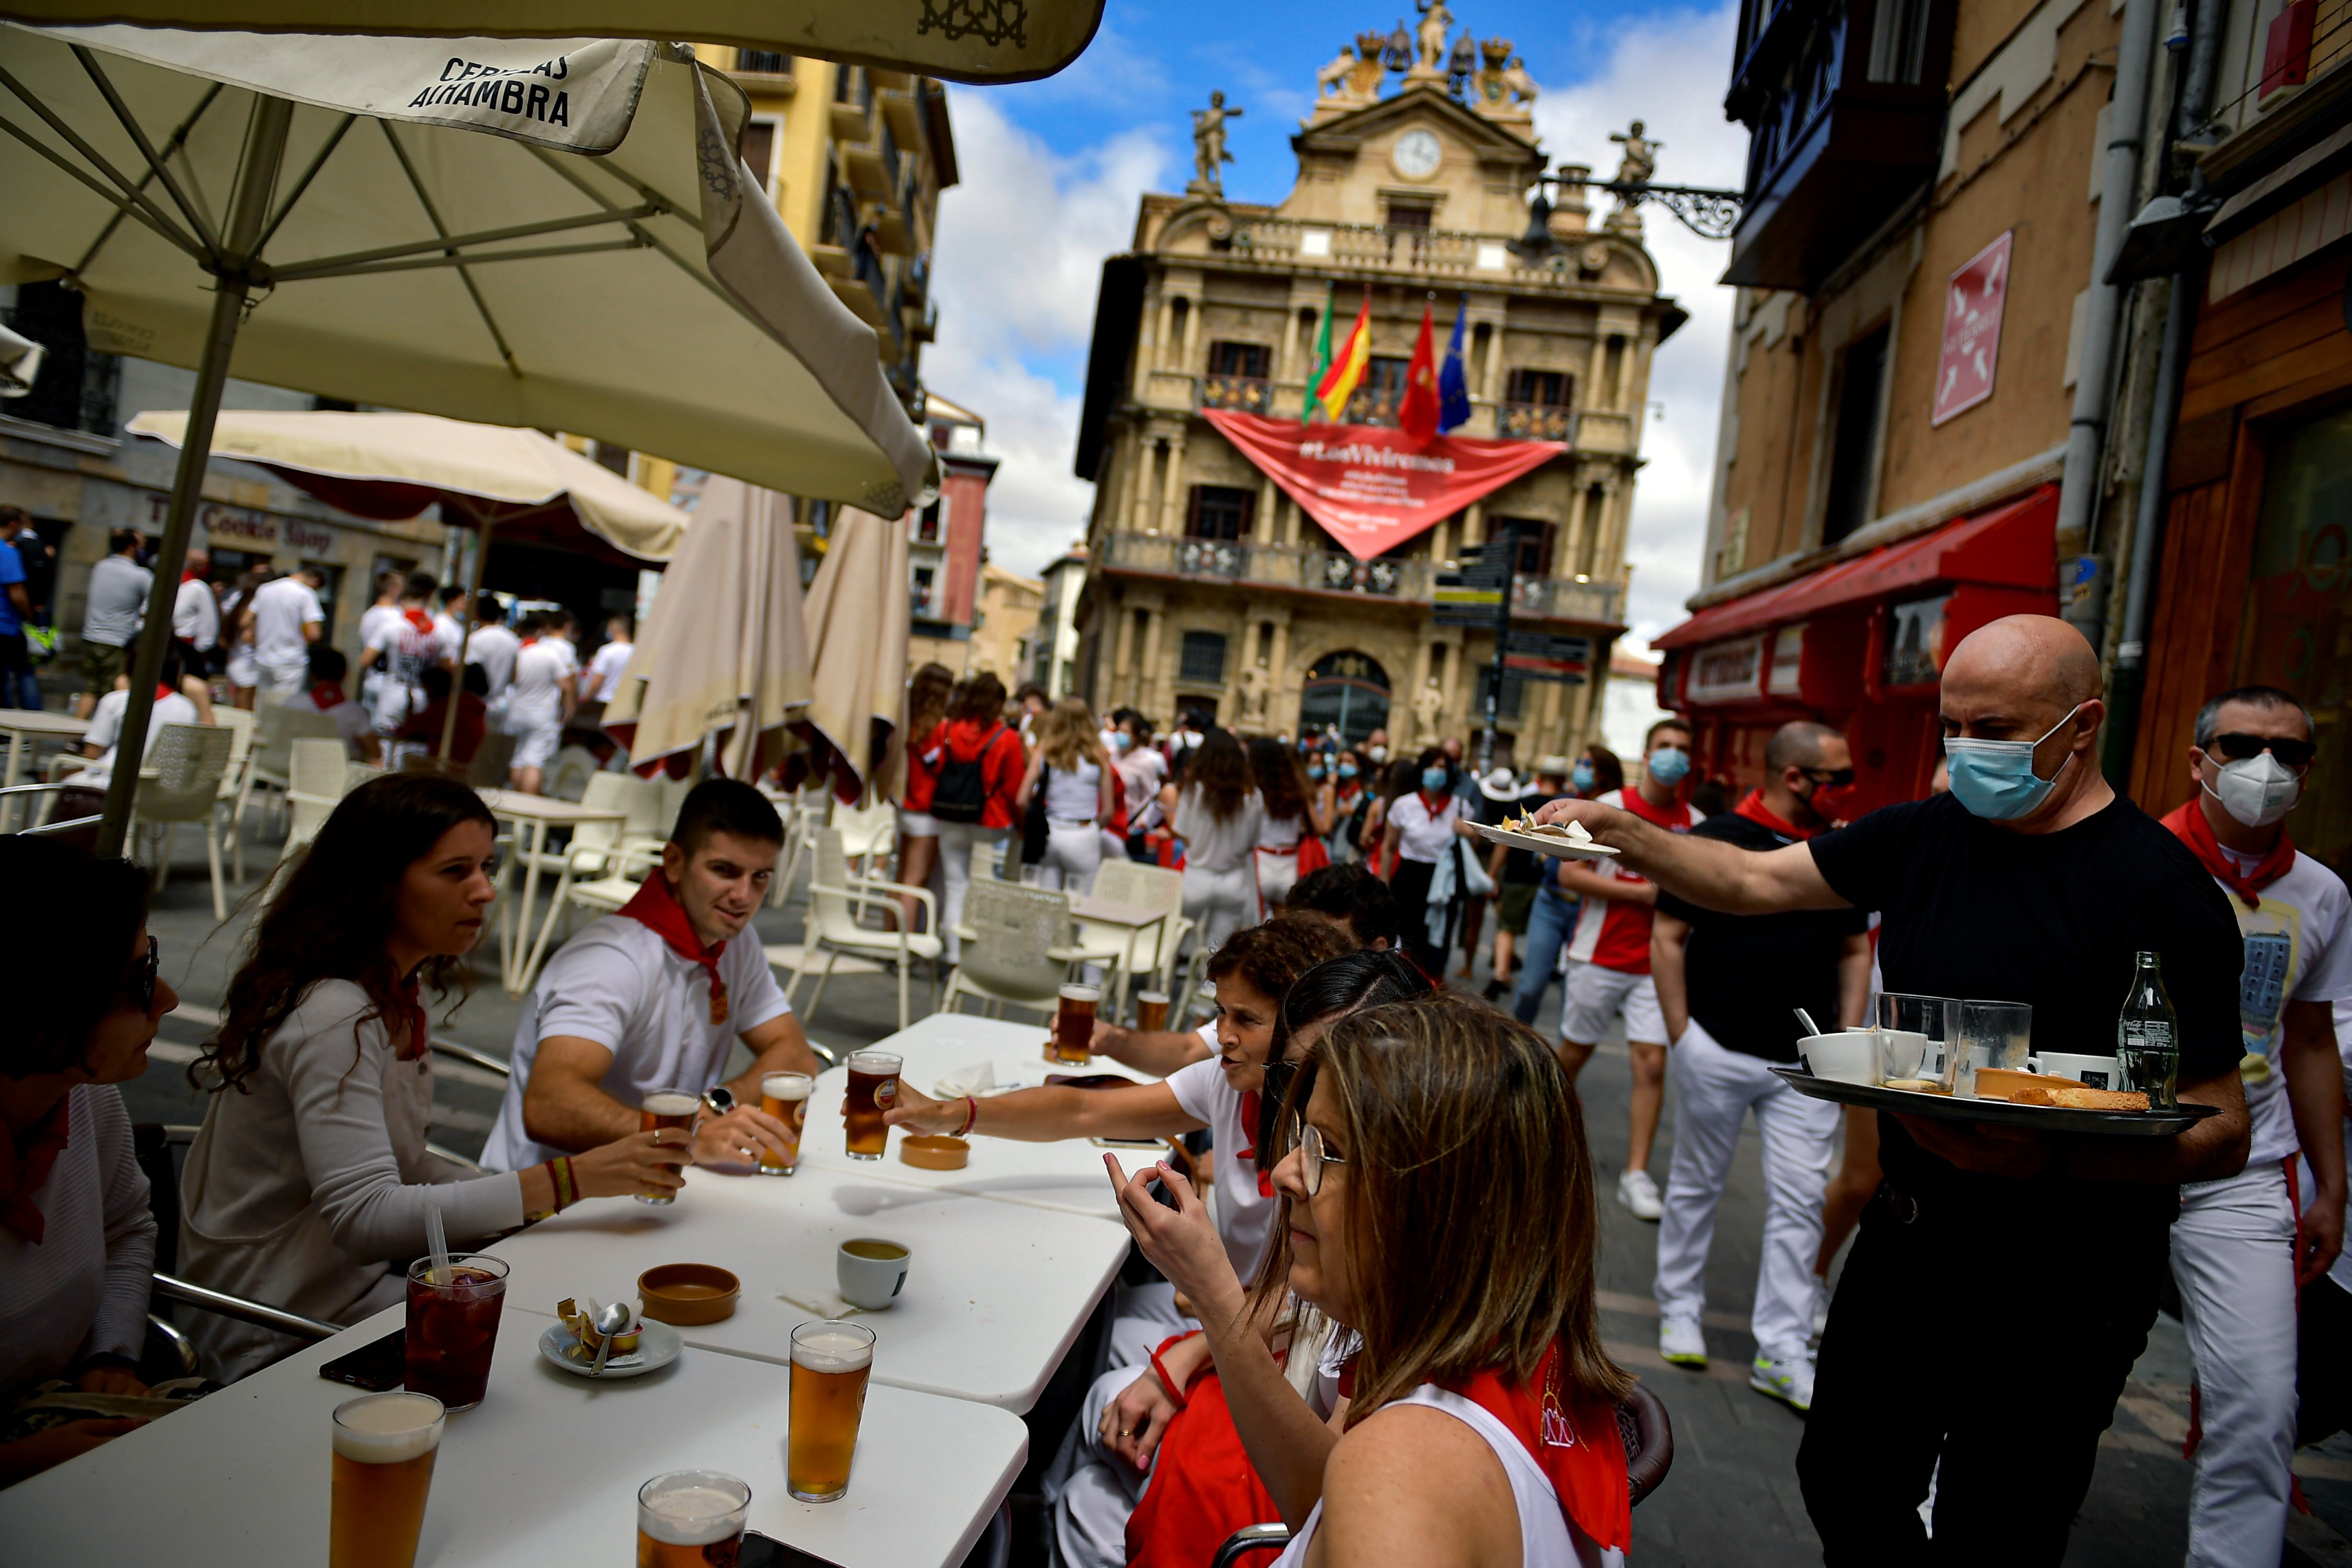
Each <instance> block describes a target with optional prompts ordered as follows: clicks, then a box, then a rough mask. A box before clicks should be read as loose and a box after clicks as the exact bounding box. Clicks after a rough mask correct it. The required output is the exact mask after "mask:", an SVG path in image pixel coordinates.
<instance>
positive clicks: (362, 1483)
mask: <svg viewBox="0 0 2352 1568" xmlns="http://www.w3.org/2000/svg"><path fill="white" fill-rule="evenodd" d="M441 1422H442V1410H441V1402H440V1401H439V1400H437V1399H436V1398H434V1397H433V1396H432V1395H431V1394H398V1393H394V1394H365V1395H363V1396H362V1397H361V1398H358V1399H347V1400H345V1401H344V1402H343V1403H342V1404H341V1405H336V1406H335V1425H334V1436H335V1458H334V1494H333V1496H334V1505H333V1512H332V1513H331V1516H330V1520H329V1522H328V1525H327V1564H328V1568H411V1565H412V1564H414V1563H415V1561H416V1537H417V1532H418V1531H421V1530H423V1529H424V1528H425V1494H426V1493H427V1492H429V1491H430V1490H431V1489H432V1487H433V1456H434V1455H435V1454H436V1453H438V1452H439V1451H440V1448H441Z"/></svg>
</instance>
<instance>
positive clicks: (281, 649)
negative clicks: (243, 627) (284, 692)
mask: <svg viewBox="0 0 2352 1568" xmlns="http://www.w3.org/2000/svg"><path fill="white" fill-rule="evenodd" d="M326 618H327V612H326V611H325V610H324V609H322V608H320V605H319V595H317V594H316V593H314V592H312V591H311V588H310V584H308V583H305V582H303V581H302V580H301V579H300V578H299V577H273V578H271V579H270V580H269V581H268V582H267V583H264V584H262V585H261V586H260V587H258V588H256V589H255V590H254V591H253V657H254V658H256V659H257V660H258V661H259V662H261V663H262V664H265V665H270V666H274V667H276V668H281V669H282V668H287V667H289V666H291V665H299V664H305V663H308V662H309V660H310V644H309V643H308V642H306V641H305V640H303V637H302V627H303V626H304V625H305V624H306V623H308V622H311V621H319V622H321V623H323V622H324V621H325V620H326Z"/></svg>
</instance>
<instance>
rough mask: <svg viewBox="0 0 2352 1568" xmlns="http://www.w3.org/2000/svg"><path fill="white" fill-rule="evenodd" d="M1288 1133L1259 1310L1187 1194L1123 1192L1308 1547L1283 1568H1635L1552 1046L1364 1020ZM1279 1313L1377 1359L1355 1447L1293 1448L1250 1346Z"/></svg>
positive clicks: (1305, 1081) (1459, 1024)
mask: <svg viewBox="0 0 2352 1568" xmlns="http://www.w3.org/2000/svg"><path fill="white" fill-rule="evenodd" d="M1282 1121H1283V1122H1284V1124H1285V1125H1284V1128H1283V1130H1282V1133H1281V1136H1280V1137H1278V1138H1277V1139H1276V1140H1274V1141H1273V1142H1274V1145H1275V1146H1274V1148H1272V1149H1269V1150H1268V1151H1267V1153H1268V1154H1269V1155H1271V1154H1273V1153H1275V1152H1280V1159H1279V1162H1278V1163H1276V1166H1275V1168H1274V1173H1273V1183H1274V1187H1275V1191H1276V1194H1277V1195H1278V1196H1279V1198H1280V1200H1281V1203H1280V1217H1279V1219H1278V1221H1277V1223H1276V1230H1275V1242H1274V1247H1273V1248H1272V1249H1271V1251H1270V1253H1269V1255H1268V1257H1267V1258H1266V1261H1265V1265H1264V1267H1263V1268H1261V1269H1260V1270H1259V1273H1258V1276H1257V1279H1256V1280H1255V1284H1254V1285H1253V1286H1252V1287H1250V1288H1248V1289H1246V1290H1245V1289H1244V1286H1243V1284H1242V1282H1241V1281H1240V1280H1239V1279H1237V1278H1236V1277H1235V1276H1234V1272H1233V1269H1232V1266H1231V1265H1230V1264H1229V1263H1227V1262H1226V1261H1225V1257H1224V1252H1223V1248H1222V1247H1218V1246H1217V1245H1216V1242H1215V1233H1214V1231H1213V1229H1212V1228H1210V1227H1209V1225H1208V1218H1207V1214H1206V1211H1205V1209H1204V1208H1203V1207H1202V1205H1201V1203H1200V1202H1199V1200H1198V1199H1197V1198H1196V1197H1195V1195H1194V1194H1193V1193H1192V1189H1191V1187H1190V1186H1189V1185H1188V1184H1186V1183H1185V1182H1184V1181H1183V1179H1182V1178H1181V1177H1180V1176H1176V1175H1173V1174H1172V1173H1167V1172H1166V1171H1165V1170H1164V1168H1155V1169H1150V1170H1146V1171H1143V1172H1139V1173H1137V1174H1136V1176H1135V1177H1134V1178H1133V1179H1132V1180H1129V1181H1126V1182H1124V1183H1123V1184H1122V1185H1121V1187H1120V1191H1119V1205H1120V1209H1121V1211H1122V1214H1123V1215H1124V1216H1125V1218H1126V1220H1127V1225H1128V1228H1129V1231H1130V1232H1131V1233H1132V1234H1133V1235H1134V1236H1135V1237H1136V1239H1137V1241H1138V1242H1139V1244H1140V1245H1141V1247H1142V1249H1143V1252H1144V1255H1145V1256H1146V1257H1147V1258H1150V1260H1151V1262H1152V1263H1154V1264H1155V1265H1157V1266H1158V1267H1159V1268H1160V1271H1161V1272H1162V1273H1163V1274H1165V1275H1167V1276H1168V1278H1169V1279H1170V1281H1171V1283H1172V1284H1174V1285H1175V1286H1176V1288H1177V1289H1179V1290H1180V1291H1181V1292H1183V1294H1184V1295H1185V1297H1186V1298H1187V1299H1188V1300H1191V1301H1192V1302H1193V1303H1194V1304H1195V1306H1196V1309H1197V1310H1199V1311H1200V1315H1201V1321H1202V1323H1203V1324H1204V1325H1206V1329H1205V1332H1206V1335H1207V1337H1208V1338H1209V1339H1210V1341H1211V1352H1212V1354H1213V1356H1214V1358H1215V1361H1216V1366H1217V1371H1218V1374H1219V1377H1220V1379H1221V1381H1222V1382H1223V1387H1224V1394H1225V1399H1226V1403H1227V1405H1228V1406H1229V1408H1230V1409H1231V1411H1232V1414H1233V1419H1234V1426H1235V1428H1236V1430H1237V1431H1238V1432H1239V1433H1240V1435H1241V1438H1242V1443H1243V1446H1244V1448H1246V1449H1247V1451H1248V1453H1249V1457H1250V1460H1251V1463H1252V1464H1253V1466H1254V1467H1255V1469H1256V1470H1257V1473H1258V1477H1259V1479H1260V1480H1261V1481H1262V1482H1263V1483H1264V1484H1265V1488H1266V1490H1267V1492H1268V1493H1269V1494H1270V1495H1271V1496H1272V1497H1273V1499H1274V1500H1275V1503H1276V1506H1277V1507H1278V1508H1279V1509H1280V1510H1281V1512H1282V1516H1283V1519H1284V1521H1286V1522H1287V1523H1288V1524H1289V1525H1290V1527H1291V1529H1292V1531H1293V1532H1294V1540H1293V1541H1292V1542H1291V1545H1290V1547H1289V1549H1288V1550H1287V1551H1286V1552H1284V1553H1283V1555H1282V1557H1281V1559H1280V1560H1279V1561H1280V1563H1282V1564H1286V1565H1288V1568H1370V1564H1374V1563H1389V1562H1392V1561H1394V1560H1395V1559H1396V1558H1397V1556H1398V1545H1399V1543H1400V1542H1412V1543H1413V1544H1414V1552H1413V1555H1414V1557H1415V1559H1416V1560H1417V1561H1419V1560H1426V1561H1430V1562H1444V1563H1459V1564H1462V1565H1463V1568H1602V1565H1604V1564H1622V1563H1623V1561H1624V1552H1625V1548H1626V1546H1627V1545H1628V1543H1629V1542H1630V1541H1631V1537H1632V1520H1631V1513H1630V1509H1631V1503H1630V1500H1629V1497H1628V1492H1627V1484H1626V1474H1625V1454H1624V1449H1623V1447H1622V1443H1621V1441H1620V1439H1619V1436H1618V1433H1617V1425H1616V1419H1615V1413H1614V1406H1615V1405H1616V1403H1617V1401H1619V1400H1620V1399H1622V1397H1623V1396H1624V1394H1626V1392H1627V1391H1628V1389H1629V1388H1630V1387H1631V1384H1632V1380H1631V1379H1629V1378H1628V1377H1627V1376H1626V1375H1625V1374H1624V1373H1623V1372H1622V1371H1621V1370H1619V1369H1618V1368H1617V1367H1616V1366H1615V1365H1613V1364H1612V1363H1611V1362H1610V1361H1609V1359H1608V1358H1607V1356H1605V1355H1604V1354H1603V1353H1602V1352H1601V1341H1600V1331H1599V1327H1598V1323H1597V1321H1596V1309H1595V1303H1594V1300H1593V1279H1594V1269H1593V1253H1594V1248H1595V1246H1596V1238H1597V1235H1598V1224H1597V1215H1596V1214H1595V1207H1594V1203H1593V1190H1592V1174H1591V1157H1590V1154H1589V1153H1588V1152H1587V1150H1586V1147H1585V1144H1584V1141H1583V1133H1582V1123H1581V1121H1580V1120H1579V1118H1578V1116H1577V1113H1576V1110H1575V1108H1574V1100H1573V1096H1572V1094H1571V1092H1570V1086H1569V1081H1568V1077H1567V1074H1566V1073H1565V1072H1564V1071H1563V1070H1562V1069H1561V1068H1560V1067H1559V1061H1558V1059H1557V1058H1555V1057H1554V1056H1553V1055H1552V1053H1551V1051H1550V1050H1549V1048H1548V1047H1547V1046H1546V1044H1545V1042H1544V1041H1543V1040H1542V1039H1540V1038H1539V1037H1538V1036H1537V1035H1536V1034H1535V1032H1534V1031H1533V1030H1531V1029H1528V1028H1527V1027H1526V1026H1523V1025H1520V1024H1517V1023H1515V1022H1513V1021H1512V1020H1511V1019H1510V1018H1509V1017H1508V1016H1505V1015H1503V1014H1500V1013H1496V1012H1495V1011H1494V1010H1492V1009H1491V1008H1486V1007H1481V1006H1479V1005H1476V1004H1475V1003H1472V1002H1469V1001H1468V1000H1466V999H1465V998H1460V997H1453V996H1447V995H1444V994H1439V995H1437V996H1434V997H1432V998H1429V999H1427V1000H1416V1001H1411V1002H1400V1003H1392V1004H1391V1005H1386V1006H1381V1007H1373V1008H1368V1009H1366V1010H1364V1011H1362V1012H1360V1013H1357V1014H1355V1015H1353V1016H1349V1017H1348V1018H1346V1019H1343V1020H1341V1021H1340V1022H1339V1023H1338V1024H1336V1025H1334V1026H1332V1027H1331V1029H1330V1030H1329V1032H1328V1034H1326V1035H1325V1036H1324V1037H1322V1039H1321V1040H1319V1041H1318V1042H1317V1043H1316V1044H1315V1047H1314V1048H1313V1050H1312V1051H1311V1052H1310V1053H1309V1054H1308V1056H1307V1060H1306V1062H1305V1063H1304V1065H1302V1066H1301V1067H1300V1068H1299V1070H1298V1074H1297V1079H1296V1080H1295V1081H1294V1083H1293V1084H1292V1085H1291V1086H1290V1088H1289V1090H1288V1092H1287V1094H1286V1098H1285V1100H1284V1108H1283V1112H1282ZM1562 1152H1565V1153H1566V1155H1567V1159H1566V1160H1565V1161H1564V1162H1563V1161H1562V1160H1561V1158H1560V1155H1561V1154H1562ZM1563 1174H1564V1176H1565V1179H1564V1180H1563V1179H1562V1176H1563ZM1155 1182H1160V1183H1164V1184H1165V1186H1166V1187H1167V1189H1168V1190H1169V1191H1170V1192H1171V1194H1173V1195H1174V1196H1175V1197H1176V1199H1177V1202H1178V1204H1179V1205H1181V1206H1180V1207H1179V1208H1178V1209H1176V1210H1173V1211H1171V1210H1170V1209H1167V1208H1165V1207H1162V1206H1161V1205H1160V1203H1159V1202H1158V1201H1157V1199H1156V1198H1155V1197H1154V1196H1153V1194H1152V1192H1151V1190H1150V1187H1151V1184H1153V1183H1155ZM1374 1214H1378V1215H1381V1221H1382V1223H1381V1233H1382V1234H1383V1235H1384V1236H1385V1237H1387V1241H1386V1244H1385V1245H1384V1246H1382V1247H1380V1248H1379V1249H1377V1250H1374V1249H1372V1248H1371V1247H1370V1237H1371V1236H1372V1234H1373V1230H1372V1226H1371V1224H1370V1216H1371V1215H1374ZM1462 1215H1476V1216H1477V1218H1476V1220H1475V1223H1471V1222H1465V1221H1463V1220H1462V1219H1461V1218H1460V1216H1462ZM1286 1296H1296V1297H1297V1298H1298V1299H1299V1300H1304V1301H1306V1302H1307V1303H1308V1304H1309V1305H1311V1306H1313V1307H1315V1308H1317V1309H1318V1310H1321V1311H1322V1312H1324V1313H1326V1314H1328V1316H1329V1317H1331V1318H1332V1319H1333V1320H1335V1321H1338V1322H1340V1323H1344V1324H1349V1325H1350V1326H1352V1327H1354V1328H1355V1329H1356V1330H1357V1331H1358V1332H1359V1333H1360V1334H1361V1335H1362V1337H1363V1340H1364V1348H1363V1350H1362V1352H1360V1355H1359V1357H1358V1358H1357V1360H1356V1362H1355V1363H1353V1364H1352V1365H1351V1366H1350V1368H1349V1372H1348V1373H1347V1374H1346V1375H1345V1376H1344V1377H1343V1378H1342V1380H1341V1384H1340V1388H1341V1392H1342V1394H1344V1395H1345V1396H1346V1399H1347V1404H1346V1405H1345V1406H1344V1409H1343V1411H1342V1413H1341V1414H1340V1415H1339V1416H1338V1417H1337V1421H1338V1424H1339V1426H1341V1427H1342V1431H1340V1432H1339V1433H1333V1432H1332V1431H1331V1430H1330V1428H1328V1427H1319V1426H1302V1425H1301V1424H1300V1423H1299V1422H1297V1420H1296V1419H1295V1418H1293V1412H1292V1406H1294V1405H1296V1403H1297V1401H1296V1396H1295V1395H1294V1396H1291V1397H1290V1399H1289V1402H1288V1403H1287V1404H1286V1403H1285V1402H1284V1400H1283V1399H1281V1398H1279V1397H1276V1393H1275V1392H1274V1390H1273V1388H1272V1387H1271V1385H1270V1384H1269V1380H1271V1384H1280V1383H1281V1380H1282V1372H1281V1369H1280V1368H1279V1366H1278V1365H1277V1364H1276V1363H1275V1362H1274V1360H1273V1358H1272V1356H1271V1354H1270V1353H1269V1352H1267V1351H1266V1349H1265V1341H1264V1340H1263V1339H1262V1338H1260V1337H1259V1335H1258V1333H1257V1332H1256V1331H1255V1327H1254V1325H1255V1322H1256V1321H1257V1320H1258V1319H1259V1318H1260V1317H1261V1316H1262V1315H1263V1314H1265V1313H1268V1312H1271V1311H1276V1310H1280V1303H1281V1302H1282V1301H1283V1300H1284V1299H1285V1297H1286ZM1463 1346H1477V1347H1484V1348H1483V1349H1482V1350H1480V1351H1477V1352H1465V1351H1464V1350H1461V1349H1459V1348H1458V1347H1463ZM1359 1371H1360V1373H1361V1375H1360V1376H1359V1375H1358V1373H1359ZM1282 1392H1283V1393H1287V1388H1286V1385H1285V1386H1284V1387H1283V1389H1282ZM1441 1417H1442V1418H1441ZM1506 1504H1507V1505H1508V1506H1506Z"/></svg>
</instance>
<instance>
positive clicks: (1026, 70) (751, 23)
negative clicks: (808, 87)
mask: <svg viewBox="0 0 2352 1568" xmlns="http://www.w3.org/2000/svg"><path fill="white" fill-rule="evenodd" d="M0 16H13V17H17V18H20V19H22V20H25V21H29V22H48V23H64V22H134V23H140V24H142V25H144V26H152V27H246V28H251V29H253V30H255V31H266V32H296V33H375V34H383V35H386V36H396V35H407V36H410V37H416V36H419V35H422V36H424V37H461V36H464V35H466V34H479V33H488V34H489V35H492V36H495V37H507V38H524V37H564V36H569V35H572V34H575V33H593V34H594V35H596V36H597V37H608V38H701V39H704V40H706V41H707V42H709V43H714V44H740V45H741V46H742V47H745V48H749V49H772V50H775V51H777V52H779V53H782V54H788V55H809V56H814V57H815V58H820V59H828V60H845V61H848V62H849V63H851V64H853V65H864V66H879V67H881V68H884V69H886V70H906V71H919V72H920V73H922V74H923V75H925V76H936V77H944V78H946V79H948V80H950V81H969V82H1007V81H1031V80H1034V79H1036V78H1038V77H1041V76H1051V75H1053V74H1054V73H1055V71H1057V70H1060V69H1061V68H1063V67H1064V66H1066V65H1068V64H1069V63H1070V62H1071V61H1072V60H1074V59H1076V58H1078V55H1079V53H1080V52H1081V51H1082V50H1084V49H1085V48H1086V47H1087V44H1088V43H1089V42H1091V41H1092V40H1093V38H1094V36H1095V29H1096V28H1097V27H1098V26H1101V25H1102V0H1010V3H1009V4H1004V5H980V4H974V5H957V4H955V3H954V0H946V3H944V4H940V5H931V4H929V3H928V0H926V3H925V4H922V5H872V4H857V3H855V0H658V3H655V0H501V3H500V4H499V5H496V6H488V5H479V4H468V3H467V0H0Z"/></svg>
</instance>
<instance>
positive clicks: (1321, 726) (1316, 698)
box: [1298, 648, 1389, 746]
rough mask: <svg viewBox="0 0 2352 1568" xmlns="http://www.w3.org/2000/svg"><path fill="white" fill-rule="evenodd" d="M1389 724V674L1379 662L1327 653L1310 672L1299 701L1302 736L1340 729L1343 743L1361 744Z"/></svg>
mask: <svg viewBox="0 0 2352 1568" xmlns="http://www.w3.org/2000/svg"><path fill="white" fill-rule="evenodd" d="M1388 721H1389V672H1388V671H1387V670H1385V669H1382V668H1381V666H1380V661H1379V660H1377V659H1375V658H1371V657H1370V655H1368V654H1361V653H1358V652H1356V651H1355V650H1354V649H1352V648H1342V649H1340V650H1339V651H1338V652H1337V653H1327V654H1325V655H1324V656H1323V657H1322V658H1318V659H1317V660H1316V661H1315V667H1314V668H1312V669H1309V670H1308V671H1307V686H1306V689H1305V690H1303V691H1302V692H1301V693H1300V694H1299V699H1298V732H1299V733H1300V734H1301V735H1319V734H1322V733H1323V732H1324V731H1325V730H1327V729H1336V730H1338V731H1339V740H1340V742H1341V743H1342V744H1344V745H1349V746H1355V745H1361V744H1362V743H1363V741H1364V738H1365V737H1366V736H1367V735H1370V733H1371V732H1372V731H1375V730H1378V729H1381V728H1383V727H1384V726H1386V725H1387V723H1388Z"/></svg>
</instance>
